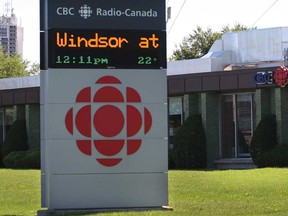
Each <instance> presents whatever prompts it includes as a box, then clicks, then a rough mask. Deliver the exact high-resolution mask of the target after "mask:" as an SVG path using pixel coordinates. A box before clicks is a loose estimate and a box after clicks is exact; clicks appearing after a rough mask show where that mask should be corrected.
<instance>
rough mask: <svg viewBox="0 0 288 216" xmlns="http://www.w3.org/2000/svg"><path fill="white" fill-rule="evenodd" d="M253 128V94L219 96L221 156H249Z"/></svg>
mask: <svg viewBox="0 0 288 216" xmlns="http://www.w3.org/2000/svg"><path fill="white" fill-rule="evenodd" d="M253 129H254V104H253V94H252V93H245V94H229V95H222V96H221V146H220V149H221V157H222V158H245V157H250V154H249V145H250V142H251V139H252V135H253Z"/></svg>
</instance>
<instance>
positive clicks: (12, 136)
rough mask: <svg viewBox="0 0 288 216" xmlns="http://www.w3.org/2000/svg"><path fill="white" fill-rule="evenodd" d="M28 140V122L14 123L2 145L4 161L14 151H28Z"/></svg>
mask: <svg viewBox="0 0 288 216" xmlns="http://www.w3.org/2000/svg"><path fill="white" fill-rule="evenodd" d="M27 140H28V137H27V130H26V122H25V121H24V120H16V121H14V122H13V124H12V125H11V127H10V128H9V130H8V133H7V135H6V138H5V140H4V142H3V144H2V158H3V159H4V158H5V156H7V155H8V154H9V153H11V152H14V151H26V150H27V149H28V143H27V142H28V141H27Z"/></svg>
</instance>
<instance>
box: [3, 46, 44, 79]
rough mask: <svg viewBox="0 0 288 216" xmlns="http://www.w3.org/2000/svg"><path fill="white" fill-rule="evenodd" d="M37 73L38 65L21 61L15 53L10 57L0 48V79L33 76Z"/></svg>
mask: <svg viewBox="0 0 288 216" xmlns="http://www.w3.org/2000/svg"><path fill="white" fill-rule="evenodd" d="M38 72H39V64H36V63H31V62H30V61H26V60H23V59H22V57H21V56H20V55H19V54H17V53H15V54H13V55H12V56H10V55H9V54H7V53H5V52H4V49H3V48H0V79H2V78H9V77H20V76H29V75H34V74H37V73H38Z"/></svg>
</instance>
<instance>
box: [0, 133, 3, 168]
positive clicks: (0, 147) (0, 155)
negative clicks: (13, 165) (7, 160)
mask: <svg viewBox="0 0 288 216" xmlns="http://www.w3.org/2000/svg"><path fill="white" fill-rule="evenodd" d="M0 133H1V132H0ZM0 167H3V163H2V140H0Z"/></svg>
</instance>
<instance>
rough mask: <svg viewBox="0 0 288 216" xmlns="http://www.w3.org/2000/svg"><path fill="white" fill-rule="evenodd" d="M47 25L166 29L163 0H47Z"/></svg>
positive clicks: (83, 27)
mask: <svg viewBox="0 0 288 216" xmlns="http://www.w3.org/2000/svg"><path fill="white" fill-rule="evenodd" d="M47 1H48V28H64V27H65V28H70V29H71V28H73V29H79V28H80V29H139V30H148V29H149V30H165V29H166V22H165V12H166V9H165V0H125V1H120V0H104V1H103V0H101V1H100V0H98V1H97V0H96V1H95V0H47Z"/></svg>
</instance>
